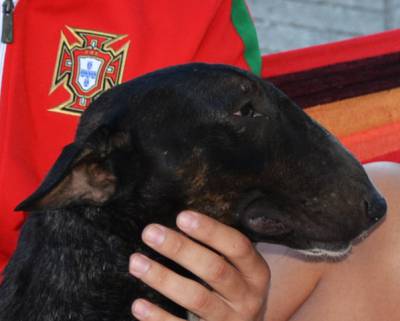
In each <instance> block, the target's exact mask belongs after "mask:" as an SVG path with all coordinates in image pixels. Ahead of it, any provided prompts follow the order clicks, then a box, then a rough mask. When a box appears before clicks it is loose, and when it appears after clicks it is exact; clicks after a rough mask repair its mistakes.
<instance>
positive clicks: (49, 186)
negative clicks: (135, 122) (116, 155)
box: [16, 135, 119, 211]
mask: <svg viewBox="0 0 400 321" xmlns="http://www.w3.org/2000/svg"><path fill="white" fill-rule="evenodd" d="M98 136H99V135H97V137H95V139H92V140H91V141H90V142H89V143H85V144H83V146H82V145H80V144H71V145H68V146H66V147H65V148H64V149H63V151H62V153H61V155H60V156H59V157H58V159H57V161H56V163H55V164H54V166H53V167H52V169H51V170H50V172H49V173H48V175H47V176H46V178H45V179H44V181H43V182H42V184H41V185H40V187H39V188H38V189H37V190H36V191H35V192H34V193H33V194H32V195H31V196H29V197H28V198H27V199H26V200H25V201H23V202H22V203H21V204H19V205H18V206H17V207H16V210H17V211H35V210H47V209H59V208H65V207H68V206H81V205H95V206H100V205H102V204H104V203H105V202H106V201H107V200H109V199H110V197H111V196H112V195H113V194H114V193H115V191H116V186H117V178H116V175H115V174H114V172H113V168H114V167H115V165H113V159H112V156H111V152H112V148H113V147H112V146H111V147H110V139H107V141H106V142H104V141H103V139H99V137H98ZM103 136H104V135H103ZM117 139H119V138H117ZM114 140H115V139H114ZM99 141H100V143H99ZM107 146H108V147H107Z"/></svg>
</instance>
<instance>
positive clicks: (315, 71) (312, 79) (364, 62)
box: [262, 30, 400, 163]
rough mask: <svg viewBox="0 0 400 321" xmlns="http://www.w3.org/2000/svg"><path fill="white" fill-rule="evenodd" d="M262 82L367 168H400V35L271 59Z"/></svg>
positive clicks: (385, 34) (394, 33)
mask: <svg viewBox="0 0 400 321" xmlns="http://www.w3.org/2000/svg"><path fill="white" fill-rule="evenodd" d="M262 76H263V77H264V78H265V79H268V80H270V81H272V82H273V83H274V84H276V85H277V86H278V87H279V88H280V89H282V90H283V91H284V92H285V93H286V94H287V95H288V96H290V97H291V98H292V99H293V100H294V101H296V102H297V103H298V104H299V105H300V106H301V107H302V108H303V109H304V110H305V111H306V112H307V113H308V114H309V115H310V116H311V117H313V118H314V119H315V120H317V121H318V122H319V123H321V124H322V125H324V126H325V127H326V128H327V129H329V130H330V131H331V132H332V133H334V134H335V135H336V136H337V137H338V138H339V140H340V141H341V142H342V143H343V144H344V145H345V146H346V147H347V148H348V149H349V150H350V151H351V152H352V153H353V154H354V155H355V156H356V157H357V158H358V159H359V160H360V161H361V162H363V163H367V162H371V161H382V160H386V161H395V162H400V30H394V31H387V32H383V33H379V34H374V35H369V36H365V37H360V38H355V39H350V40H345V41H340V42H334V43H329V44H325V45H320V46H314V47H309V48H305V49H299V50H292V51H287V52H282V53H277V54H271V55H266V56H264V57H263V69H262Z"/></svg>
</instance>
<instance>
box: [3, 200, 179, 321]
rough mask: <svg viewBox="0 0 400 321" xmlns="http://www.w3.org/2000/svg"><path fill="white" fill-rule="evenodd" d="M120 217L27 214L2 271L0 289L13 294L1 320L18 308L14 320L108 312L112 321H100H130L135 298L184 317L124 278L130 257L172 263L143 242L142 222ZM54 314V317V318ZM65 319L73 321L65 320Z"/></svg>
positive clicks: (100, 211) (88, 211) (79, 211)
mask: <svg viewBox="0 0 400 321" xmlns="http://www.w3.org/2000/svg"><path fill="white" fill-rule="evenodd" d="M124 214H126V213H123V212H120V211H119V210H118V209H115V210H114V211H113V212H112V213H111V212H109V210H108V209H107V208H88V207H87V208H75V209H73V210H72V209H71V210H57V211H46V212H37V213H32V214H30V215H29V216H28V218H27V220H26V222H25V224H24V225H23V228H22V230H21V235H20V240H19V244H18V247H17V250H16V252H15V254H14V256H13V258H12V259H11V261H10V263H9V265H8V267H7V269H6V271H5V275H4V284H3V285H2V286H3V287H8V286H12V287H15V290H14V291H13V294H12V295H9V297H8V298H1V300H0V302H1V305H0V320H2V317H1V315H2V312H1V311H2V310H3V311H6V310H7V309H9V308H10V307H9V306H8V305H7V304H8V303H9V304H10V305H11V304H15V302H18V305H19V306H18V307H13V308H15V318H14V319H13V320H20V319H24V317H22V316H26V315H32V316H34V317H36V316H40V317H41V319H42V320H53V321H61V320H63V321H64V320H69V319H71V320H84V318H82V317H83V316H85V312H84V311H85V310H89V311H99V313H101V311H103V312H104V311H107V313H109V314H110V317H111V316H112V317H113V318H112V319H111V318H110V319H107V317H106V316H104V315H102V316H101V318H102V319H103V320H109V321H126V320H131V318H132V317H131V312H130V306H131V304H132V302H133V300H134V299H135V298H138V297H148V298H149V297H150V298H151V299H152V301H154V302H155V303H156V304H160V305H162V306H166V307H167V308H169V310H170V311H171V312H172V313H176V311H180V313H181V316H182V313H183V311H182V310H180V309H178V307H177V306H176V305H174V304H172V303H171V302H170V301H168V300H166V299H165V298H163V297H161V296H160V295H158V294H157V293H155V291H153V290H151V289H149V288H148V287H147V286H145V285H144V284H143V283H141V282H140V281H138V280H137V279H135V278H133V277H132V276H131V275H130V274H129V273H128V265H129V257H130V255H131V254H132V253H133V252H136V251H140V252H142V253H144V254H145V255H147V256H149V257H152V258H155V259H157V260H158V261H160V262H161V263H162V264H166V265H170V266H171V263H170V262H168V261H167V260H165V259H164V258H162V257H160V255H158V254H157V253H155V252H154V251H151V250H150V249H149V248H148V247H146V246H145V245H144V243H143V242H142V241H141V239H140V236H141V229H142V224H143V222H141V221H140V219H139V220H138V221H137V222H134V223H132V222H130V223H129V222H127V221H124V220H123V219H121V217H124V216H123V215H124ZM131 214H132V213H131ZM173 268H174V269H177V267H176V266H174V267H173ZM0 292H1V291H0ZM38 293H40V295H38ZM0 294H1V293H0ZM49 300H50V301H52V300H56V301H57V302H55V301H54V302H50V301H49ZM83 304H85V306H83ZM32 307H36V308H32ZM43 307H44V308H43ZM32 309H33V310H32ZM46 309H49V310H48V311H47V310H46ZM55 311H57V313H58V316H55V315H52V313H55ZM69 313H77V315H74V316H71V317H69V316H68V315H69ZM19 316H21V317H19ZM99 316H100V315H99ZM115 316H119V317H117V318H115ZM34 317H33V318H34ZM99 318H100V317H99Z"/></svg>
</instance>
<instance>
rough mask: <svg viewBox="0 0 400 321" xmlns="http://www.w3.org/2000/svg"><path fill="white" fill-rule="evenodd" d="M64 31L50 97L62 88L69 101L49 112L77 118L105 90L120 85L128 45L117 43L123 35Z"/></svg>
mask: <svg viewBox="0 0 400 321" xmlns="http://www.w3.org/2000/svg"><path fill="white" fill-rule="evenodd" d="M66 28H67V30H68V31H69V33H70V34H68V35H66V34H64V32H61V41H60V46H59V49H58V55H57V63H56V68H55V71H54V77H53V82H52V87H51V90H50V93H52V92H53V91H54V90H55V89H56V88H58V87H59V86H60V85H61V84H62V85H63V87H64V88H65V89H66V90H67V92H68V93H69V95H70V98H69V100H68V101H65V102H63V103H61V104H60V105H58V106H57V107H54V108H51V109H49V111H54V112H60V113H67V114H73V115H77V116H79V115H80V114H82V113H83V112H84V111H85V109H86V108H87V107H88V106H89V104H90V103H91V102H92V101H93V100H94V99H96V98H97V97H98V96H99V95H100V94H101V93H102V92H103V91H104V90H106V89H108V88H111V87H113V86H115V85H117V84H119V83H121V79H122V73H123V69H124V65H125V60H126V55H127V52H128V47H129V41H125V42H122V43H121V41H120V40H121V39H123V38H125V37H126V35H114V34H109V33H103V32H97V31H92V30H83V29H74V28H70V27H68V26H67V27H66ZM67 36H68V37H67Z"/></svg>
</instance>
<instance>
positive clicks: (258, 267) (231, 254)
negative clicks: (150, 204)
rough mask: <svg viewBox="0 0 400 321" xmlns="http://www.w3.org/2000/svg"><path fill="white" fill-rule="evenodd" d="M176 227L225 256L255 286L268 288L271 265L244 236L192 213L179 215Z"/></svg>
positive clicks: (187, 212)
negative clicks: (266, 286)
mask: <svg viewBox="0 0 400 321" xmlns="http://www.w3.org/2000/svg"><path fill="white" fill-rule="evenodd" d="M177 225H178V227H179V228H180V229H181V230H182V231H184V232H185V233H187V234H188V235H189V236H191V237H193V238H194V239H196V240H199V241H200V242H202V243H204V244H206V245H208V246H210V247H211V248H213V249H215V250H216V251H218V252H219V253H221V254H222V255H224V256H225V257H226V258H227V259H228V260H229V261H230V262H232V264H234V265H235V267H236V268H237V269H238V270H239V271H240V272H241V273H242V274H243V276H244V277H245V278H246V279H247V280H249V281H251V282H252V284H253V285H256V286H257V284H258V285H259V286H262V289H264V288H265V285H266V284H267V283H268V282H269V278H270V271H269V268H268V265H267V263H266V262H265V260H264V259H263V258H262V256H261V255H260V254H259V253H258V252H257V250H256V249H255V248H254V246H253V244H252V243H251V242H250V240H249V239H248V238H247V237H245V236H244V235H243V234H242V233H240V232H239V231H237V230H235V229H234V228H232V227H230V226H227V225H224V224H222V223H220V222H218V221H217V220H215V219H213V218H211V217H208V216H206V215H202V214H200V213H196V212H192V211H184V212H182V213H180V214H179V215H178V217H177Z"/></svg>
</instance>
